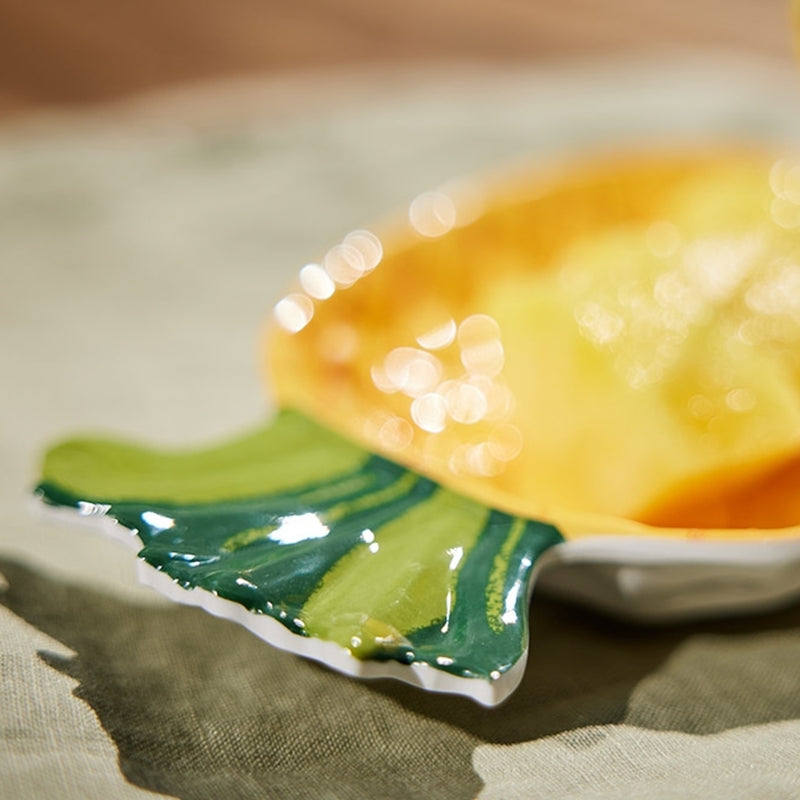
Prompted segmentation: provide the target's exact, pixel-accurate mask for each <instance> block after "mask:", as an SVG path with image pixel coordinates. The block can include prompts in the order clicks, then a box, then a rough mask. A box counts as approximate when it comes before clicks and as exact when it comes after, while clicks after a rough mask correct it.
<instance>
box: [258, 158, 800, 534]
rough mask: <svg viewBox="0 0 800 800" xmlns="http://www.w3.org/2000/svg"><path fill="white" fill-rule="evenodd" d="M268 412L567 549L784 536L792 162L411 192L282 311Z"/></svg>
mask: <svg viewBox="0 0 800 800" xmlns="http://www.w3.org/2000/svg"><path fill="white" fill-rule="evenodd" d="M276 318H277V320H278V324H276V325H274V326H272V328H271V330H270V332H269V345H268V360H269V370H270V375H271V385H272V386H273V387H274V389H275V391H276V392H277V395H278V400H279V402H280V403H281V405H283V406H287V407H292V408H296V409H298V410H301V411H304V412H306V413H308V414H310V415H311V416H313V417H314V418H316V419H318V420H319V421H321V422H323V423H325V424H327V425H328V426H329V427H331V428H333V429H335V430H338V431H340V432H342V433H343V434H345V435H346V436H348V437H350V438H352V439H354V440H356V441H358V442H360V443H361V444H363V445H364V446H365V447H367V448H369V449H371V450H374V451H377V452H380V453H382V454H384V455H387V456H388V457H390V458H392V459H393V460H396V461H399V462H402V463H404V464H406V465H409V466H411V467H413V468H415V469H417V470H419V471H420V472H422V473H424V474H426V475H429V476H431V477H433V478H435V479H436V480H438V481H440V482H441V483H443V484H445V485H447V486H450V487H453V488H456V489H458V490H459V491H462V492H464V493H467V494H469V495H471V496H473V497H476V498H479V499H481V500H483V501H485V502H487V503H490V504H491V505H493V506H495V507H499V508H501V509H504V510H508V511H512V512H514V513H518V514H524V515H526V516H529V517H534V518H544V519H548V520H550V521H553V522H555V523H556V524H558V525H559V527H560V528H561V530H562V531H563V532H564V533H565V535H567V536H579V535H585V534H592V533H601V532H602V533H637V532H648V533H651V534H652V533H653V527H655V528H656V529H657V531H656V532H658V533H659V534H664V535H678V536H687V535H692V536H697V535H705V536H714V537H719V536H725V537H737V538H738V537H752V536H754V535H769V536H771V537H774V536H784V535H797V533H798V531H797V530H796V529H795V528H794V525H795V523H797V522H800V492H798V491H797V487H798V485H800V162H798V163H794V162H792V161H791V160H787V159H775V158H772V157H767V156H765V155H763V154H759V153H754V152H749V151H735V152H733V151H728V152H725V153H722V154H720V153H719V152H713V153H712V152H696V153H692V154H689V155H686V154H683V155H665V154H663V153H658V154H628V155H625V156H618V157H598V158H596V159H594V160H592V161H584V162H581V163H578V164H572V165H570V166H566V167H560V168H550V169H549V170H547V171H542V170H538V171H533V172H530V173H528V174H521V173H516V174H514V175H513V176H507V177H505V178H504V179H502V180H497V181H491V182H486V183H484V184H481V185H471V186H461V187H460V188H458V189H457V190H453V191H450V190H447V189H445V190H442V191H439V192H431V193H427V194H425V195H422V196H420V197H418V198H417V199H416V200H415V201H414V202H413V203H412V204H411V208H410V212H409V221H408V222H407V223H405V222H404V223H403V224H401V225H395V226H393V227H392V228H389V229H387V231H386V232H384V233H382V234H381V236H380V238H379V237H377V236H375V235H374V234H371V233H368V232H365V231H356V232H354V233H352V234H350V235H349V236H348V237H346V238H345V239H344V241H343V242H342V243H340V244H339V245H337V246H335V247H333V248H332V249H331V250H330V251H329V252H328V253H327V254H326V255H325V257H324V258H323V259H322V260H321V261H320V263H319V264H312V265H308V266H307V267H305V268H304V270H303V271H302V272H301V281H300V285H299V286H298V287H296V289H295V290H294V291H292V292H291V293H290V294H289V295H287V297H286V298H284V299H283V300H282V301H281V302H280V303H279V304H278V306H277V307H276Z"/></svg>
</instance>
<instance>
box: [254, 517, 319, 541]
mask: <svg viewBox="0 0 800 800" xmlns="http://www.w3.org/2000/svg"><path fill="white" fill-rule="evenodd" d="M329 532H330V529H329V528H328V526H327V525H325V524H323V522H322V521H321V520H320V518H319V517H318V516H317V515H316V514H314V513H311V512H309V513H306V514H293V515H292V516H288V517H281V520H280V526H279V527H278V528H277V529H276V530H274V531H272V533H270V534H269V535H268V536H267V539H269V541H271V542H276V543H277V544H297V543H298V542H305V541H308V540H310V539H322V538H323V537H325V536H327V535H328V533H329Z"/></svg>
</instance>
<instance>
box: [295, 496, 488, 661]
mask: <svg viewBox="0 0 800 800" xmlns="http://www.w3.org/2000/svg"><path fill="white" fill-rule="evenodd" d="M488 513H489V511H488V509H487V508H485V507H483V506H481V505H479V504H478V503H475V502H473V501H471V500H468V499H466V498H465V497H461V496H460V495H456V494H453V493H452V492H449V491H447V490H446V489H439V490H438V491H437V492H436V493H435V494H434V495H433V496H432V497H431V498H430V499H429V500H428V501H427V502H426V503H424V504H421V505H418V506H416V507H414V508H411V509H409V510H408V511H407V512H406V513H405V514H403V515H402V516H401V517H398V518H396V519H393V520H391V521H390V522H388V523H386V524H385V525H383V526H382V527H380V528H377V529H374V530H372V531H370V535H369V536H368V537H367V539H366V541H364V542H363V543H362V544H361V545H359V546H358V547H357V548H354V549H353V550H352V551H351V552H350V553H348V554H347V555H346V556H345V557H344V558H342V559H341V561H339V562H338V563H337V564H336V566H335V567H334V568H333V569H332V570H331V571H330V572H328V573H327V574H326V575H325V577H324V578H323V579H322V582H321V583H320V586H319V587H318V589H317V590H316V591H315V592H314V594H313V595H312V596H311V598H310V599H309V601H308V603H306V605H305V607H304V608H303V619H304V620H305V623H306V630H307V631H308V632H309V634H312V635H316V636H319V637H320V638H322V639H329V640H331V641H334V642H338V643H339V644H341V645H342V646H343V647H350V648H351V649H352V650H353V652H355V653H357V654H359V655H360V656H363V657H367V656H370V655H373V654H374V653H375V652H376V651H380V650H381V649H382V644H384V645H385V644H386V643H387V640H389V639H390V640H391V641H392V642H396V643H400V642H401V641H402V639H403V637H404V636H405V635H406V634H408V633H410V632H411V631H413V630H416V629H417V628H422V627H425V626H427V625H430V624H431V623H432V622H435V621H436V620H438V619H442V618H444V617H446V615H447V613H448V611H449V606H450V605H451V604H452V602H453V597H452V595H453V589H454V588H455V575H456V574H457V572H456V570H457V567H458V564H459V563H460V561H461V559H462V558H463V556H464V553H465V552H468V551H469V550H471V549H472V547H473V546H474V544H475V540H476V539H477V538H478V536H479V535H480V533H481V531H482V530H483V526H484V523H485V520H486V517H487V515H488Z"/></svg>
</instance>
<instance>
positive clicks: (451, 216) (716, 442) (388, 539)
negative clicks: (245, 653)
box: [38, 148, 800, 705]
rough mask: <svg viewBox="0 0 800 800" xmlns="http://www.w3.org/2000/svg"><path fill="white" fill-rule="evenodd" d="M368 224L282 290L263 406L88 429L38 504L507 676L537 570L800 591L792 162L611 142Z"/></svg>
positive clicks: (412, 659)
mask: <svg viewBox="0 0 800 800" xmlns="http://www.w3.org/2000/svg"><path fill="white" fill-rule="evenodd" d="M378 230H379V232H378V234H375V233H372V232H369V231H365V230H358V231H354V232H352V233H349V234H348V235H347V236H345V237H344V239H343V240H342V241H341V242H340V243H338V244H336V245H335V246H333V247H332V248H331V249H330V250H329V251H328V252H327V253H326V254H325V255H324V257H323V258H321V259H320V261H319V262H318V263H313V264H308V265H306V266H305V267H303V269H302V270H301V271H300V274H299V280H298V282H297V285H296V286H295V287H293V288H292V289H291V291H290V292H289V293H288V294H287V295H286V296H285V297H284V298H283V299H281V300H280V301H279V302H278V303H277V304H276V305H275V308H274V315H272V320H271V323H270V327H269V332H268V337H267V342H266V345H265V372H267V373H268V375H269V380H268V383H269V385H270V386H271V387H272V390H273V391H274V393H275V396H276V398H277V401H278V404H279V407H280V408H281V409H282V410H281V411H280V413H279V414H278V415H277V417H276V418H275V419H274V420H273V421H272V422H271V423H270V424H269V425H267V426H266V427H264V428H263V429H261V430H258V431H256V432H254V433H252V434H251V435H249V436H247V437H244V438H242V439H240V440H238V441H235V442H232V443H229V444H226V445H223V446H220V447H218V448H216V449H211V450H208V451H205V452H195V453H161V452H155V451H152V450H150V449H147V448H143V447H139V446H136V445H130V444H124V443H115V442H111V441H103V440H77V441H71V442H67V443H65V444H62V445H59V446H57V447H55V448H53V449H52V450H51V451H50V452H49V453H48V454H47V456H46V459H45V462H44V467H43V473H42V480H41V484H40V486H39V488H38V494H39V496H40V497H41V498H42V500H43V501H44V503H46V504H48V505H49V506H60V507H65V508H68V509H71V510H73V511H76V512H77V514H79V515H82V516H83V517H85V518H87V519H90V520H96V521H100V522H101V523H102V524H103V525H104V526H105V527H106V528H107V529H108V530H109V531H112V532H116V533H118V534H120V535H122V536H123V538H124V539H125V540H126V541H128V542H130V543H131V544H133V546H134V547H135V549H136V551H137V553H138V557H139V559H140V563H141V564H142V567H143V569H142V577H143V580H145V581H146V582H148V583H151V584H152V585H153V586H154V587H156V588H157V589H160V590H162V591H164V592H166V593H167V594H168V595H169V596H170V597H172V598H174V599H176V600H180V601H182V602H186V603H191V604H196V605H199V606H202V607H204V608H206V609H208V610H209V611H211V612H212V613H214V614H218V615H221V616H224V617H227V618H230V619H233V620H236V621H237V622H239V623H241V624H243V625H245V626H246V627H247V628H249V629H250V630H252V631H253V632H254V633H256V634H257V635H258V636H260V637H262V638H264V639H265V640H267V641H269V642H271V643H273V644H275V645H277V646H279V647H282V648H286V649H288V650H291V651H294V652H296V653H298V654H301V655H304V656H309V657H312V658H315V659H318V660H320V661H323V662H325V663H327V664H329V665H331V666H332V667H334V668H336V669H339V670H341V671H344V672H346V673H349V674H352V675H357V676H364V677H375V676H390V677H397V678H401V679H403V680H406V681H408V682H411V683H415V684H418V685H420V686H423V687H425V688H429V689H434V690H438V691H448V692H458V693H463V694H466V695H469V696H471V697H473V698H475V699H476V700H478V701H479V702H481V703H484V704H487V705H492V704H496V703H498V702H500V701H501V700H502V699H503V698H504V697H506V696H507V695H508V694H509V693H510V692H511V691H512V690H513V688H514V687H515V686H516V684H517V683H518V682H519V680H520V678H521V674H522V671H523V670H524V665H525V661H526V657H527V652H528V604H529V599H530V595H531V590H532V587H533V584H534V578H535V576H537V575H538V574H539V573H540V572H541V574H542V581H543V582H544V583H546V584H547V586H548V587H549V588H550V589H551V590H555V591H560V592H561V593H563V594H566V595H568V596H570V597H572V598H574V599H578V600H582V601H585V602H588V603H591V604H593V605H595V606H599V607H601V608H605V609H608V610H612V611H616V612H618V613H622V614H627V615H630V616H637V617H641V618H645V619H662V618H674V617H678V616H685V615H691V614H707V613H720V612H732V611H739V610H743V609H757V608H763V607H768V606H771V605H775V604H779V603H782V602H787V601H789V600H791V599H793V598H795V597H797V596H798V594H800V493H798V492H797V486H798V485H800V162H795V161H792V160H791V159H786V158H779V157H777V156H774V155H765V154H763V153H760V152H755V151H750V150H748V149H731V150H729V151H724V152H723V151H721V150H720V149H719V148H715V149H714V150H713V151H712V150H708V151H705V150H703V149H698V150H697V151H693V152H675V153H668V152H658V153H631V152H627V153H624V154H618V155H602V156H600V155H598V156H595V157H593V158H587V159H586V160H584V161H579V162H572V163H569V164H562V165H557V166H554V165H549V166H547V167H539V168H537V167H534V168H531V169H517V170H514V171H513V172H509V173H507V174H504V175H502V176H494V177H493V178H487V179H485V180H475V181H471V182H470V181H467V182H462V183H461V184H460V185H459V186H458V187H455V188H454V187H449V188H444V189H441V190H437V191H432V192H429V193H425V194H422V195H420V196H419V197H417V198H416V199H415V200H414V201H413V203H412V204H411V206H410V208H409V210H408V214H407V215H404V216H403V217H402V218H400V219H397V220H395V221H394V222H393V223H390V224H388V225H385V226H383V227H382V228H379V229H378Z"/></svg>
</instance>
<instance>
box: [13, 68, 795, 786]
mask: <svg viewBox="0 0 800 800" xmlns="http://www.w3.org/2000/svg"><path fill="white" fill-rule="evenodd" d="M798 134H800V92H796V90H795V80H794V76H793V75H786V74H784V73H783V72H782V71H781V70H778V69H776V68H774V67H771V66H769V65H767V64H763V63H753V62H742V61H739V60H737V59H734V58H731V57H726V56H725V55H724V54H717V55H716V56H715V57H713V58H708V57H700V56H697V55H693V54H691V53H678V54H662V55H660V56H658V57H652V58H638V59H633V60H631V59H627V60H620V61H605V62H602V63H589V62H584V63H575V64H572V65H562V66H559V67H558V68H555V67H553V68H547V67H546V66H540V67H538V68H536V69H533V68H528V69H523V68H519V69H510V68H505V69H497V70H494V71H491V70H487V69H485V68H484V69H480V70H479V69H477V68H471V67H469V66H463V67H462V68H458V69H456V68H453V69H448V70H445V69H439V70H428V71H425V70H419V71H409V70H406V71H402V72H398V71H394V72H390V71H386V72H378V73H375V74H373V75H371V76H365V75H363V74H358V73H346V72H340V73H327V74H319V75H308V76H304V77H297V78H293V79H286V80H282V79H279V78H273V79H271V80H270V81H266V82H258V81H252V82H248V83H240V84H237V85H232V86H227V87H218V88H217V89H213V90H206V91H202V92H194V93H192V92H189V93H173V94H164V95H160V96H155V97H151V98H149V99H146V100H141V101H138V102H137V103H132V104H128V105H124V106H117V107H110V108H105V109H100V110H97V111H96V112H93V113H92V114H84V115H82V116H76V117H70V116H68V115H57V116H52V115H51V116H47V117H45V116H37V117H35V118H27V119H21V120H17V121H14V122H9V123H7V124H6V125H5V127H4V128H2V129H0V268H2V277H3V291H2V292H1V293H0V331H2V347H0V374H2V376H3V391H2V403H3V415H2V423H3V431H2V440H0V464H1V465H2V475H3V481H2V485H0V503H1V505H0V510H2V519H0V574H1V575H2V579H0V670H2V673H1V674H2V681H1V682H0V694H1V697H0V736H1V737H2V743H0V797H2V798H9V799H10V798H37V797H68V798H72V797H75V798H78V797H81V798H107V797H120V798H123V797H124V798H127V797H131V798H133V797H147V796H151V797H152V796H177V797H181V798H198V799H199V798H209V797H226V798H237V797H242V798H308V797H318V798H354V799H356V798H358V799H359V800H361V798H378V797H380V798H395V797H396V798H408V797H421V798H422V797H424V798H472V797H481V798H485V799H486V800H488V799H489V798H492V799H496V800H501V799H502V800H513V798H548V799H550V798H580V799H581V800H586V799H588V798H641V797H644V796H647V797H649V798H651V799H652V800H659V799H660V798H682V799H683V798H695V797H696V798H717V797H719V798H723V797H724V798H755V797H757V798H796V797H800V607H797V606H794V607H790V608H786V609H782V610H776V611H774V612H772V613H769V614H761V615H758V616H752V617H748V618H744V619H742V618H738V619H726V620H716V621H697V622H693V623H691V624H681V625H672V626H667V627H659V628H646V627H636V626H632V625H627V624H624V623H622V622H619V621H616V620H611V619H608V618H605V617H603V616H600V615H597V614H595V613H593V612H591V611H588V610H584V609H580V608H573V607H569V606H566V605H562V604H560V603H558V602H556V601H555V600H552V599H548V598H546V597H542V596H540V595H538V594H536V593H534V599H533V606H532V616H531V621H532V625H531V627H532V645H531V657H530V661H529V665H528V669H527V672H526V674H525V678H524V680H523V682H522V685H521V687H520V688H519V690H518V691H517V692H516V693H515V694H513V695H512V696H511V698H510V699H509V700H508V701H507V702H506V703H504V704H503V705H502V706H500V707H498V708H496V709H485V708H482V707H480V706H478V705H476V704H474V703H473V702H471V701H469V700H467V699H464V698H459V697H452V696H444V695H432V694H426V693H424V692H422V691H420V690H417V689H414V688H411V687H407V686H404V685H402V684H398V683H395V682H389V681H377V682H359V681H356V680H353V679H350V678H346V677H343V676H341V675H338V674H336V673H334V672H331V671H329V670H327V669H326V668H325V667H323V666H320V665H318V664H315V663H310V662H307V661H303V660H301V659H299V658H296V657H294V656H292V655H289V654H286V653H283V652H281V651H278V650H276V649H273V648H271V647H269V646H268V645H266V644H264V643H263V642H261V641H260V640H258V639H256V638H255V637H253V636H252V635H251V634H249V633H247V632H246V631H245V630H243V629H240V628H238V627H237V626H235V625H234V624H232V623H229V622H226V621H223V620H219V619H215V618H213V617H211V616H209V615H207V614H205V613H204V612H202V611H200V610H198V609H193V608H187V607H183V606H176V605H172V604H169V603H167V602H166V601H164V600H161V599H160V598H158V597H156V596H154V595H153V594H152V593H151V592H150V591H149V590H147V589H143V588H141V587H138V586H137V584H136V581H135V577H134V574H135V570H134V564H133V563H132V562H133V558H132V556H131V555H130V553H129V552H127V551H126V550H125V549H124V548H121V547H119V546H118V545H117V544H115V543H113V542H110V541H107V540H105V539H103V538H102V537H100V536H99V535H97V534H95V533H93V532H92V531H85V530H82V529H80V528H79V527H74V526H69V525H63V524H60V523H59V522H57V521H56V520H53V519H49V518H40V517H39V516H37V514H36V509H35V508H34V506H33V503H32V502H31V501H30V495H29V492H30V489H31V487H32V486H33V485H34V484H35V481H36V478H37V468H38V461H39V458H40V456H41V453H42V451H43V449H44V448H45V446H46V445H47V443H50V442H53V441H55V440H57V439H58V438H62V437H65V436H68V435H72V434H74V433H76V432H85V431H100V432H106V433H114V434H115V435H121V436H123V437H127V438H135V439H139V440H146V441H150V442H153V443H158V444H161V445H164V446H199V445H203V444H206V443H209V442H212V441H217V440H220V439H223V438H225V437H227V436H231V435H233V434H235V433H239V432H241V431H243V430H246V429H247V428H248V427H251V426H255V425H256V424H258V423H260V422H261V421H263V419H264V418H265V416H266V415H267V414H268V413H269V410H270V404H269V398H268V391H267V389H266V387H265V385H264V379H263V377H262V375H261V373H260V368H259V359H260V354H259V342H260V337H261V333H262V328H263V325H264V323H265V321H266V319H267V317H268V315H269V314H270V309H271V306H272V304H273V303H274V302H275V301H276V300H277V299H278V297H279V296H280V292H281V289H282V288H283V287H284V286H285V284H286V283H287V282H288V281H289V280H290V279H291V278H292V277H293V276H294V275H295V274H296V271H297V270H298V269H299V267H301V266H302V265H303V264H304V263H305V262H306V261H308V260H312V259H313V258H315V257H317V256H318V255H319V254H320V253H321V252H324V250H325V249H326V248H327V247H328V246H329V245H330V244H331V243H334V242H336V241H339V240H340V238H341V236H342V234H343V233H345V232H347V231H348V230H350V229H352V228H354V227H360V226H365V225H366V226H368V225H369V224H370V223H371V222H373V221H374V220H375V219H379V218H380V217H382V216H384V215H385V214H387V213H389V212H392V211H394V210H396V209H398V208H401V207H402V206H403V205H404V204H405V203H407V202H408V201H409V200H410V199H411V198H412V197H413V196H414V195H415V194H416V193H418V192H420V191H423V190H425V189H429V188H432V187H434V186H436V185H437V184H439V183H440V182H442V181H446V180H448V179H450V178H453V177H456V176H460V175H463V174H465V173H467V172H471V171H474V170H483V169H486V168H489V167H491V166H494V165H496V164H504V163H505V164H507V163H508V162H510V161H513V160H514V159H518V158H519V159H523V158H524V159H545V160H546V159H551V158H560V157H563V156H565V155H567V156H568V155H569V154H570V153H573V152H576V151H581V152H584V151H585V150H586V149H587V148H609V147H625V146H628V145H630V143H631V142H636V143H642V142H659V143H664V142H671V143H674V144H676V145H680V144H681V143H684V142H693V141H698V140H702V141H706V140H708V139H709V138H710V137H719V136H725V137H726V138H732V139H745V140H750V139H758V140H764V139H767V140H770V141H776V142H779V143H783V144H787V143H788V144H791V143H792V142H800V136H798Z"/></svg>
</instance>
